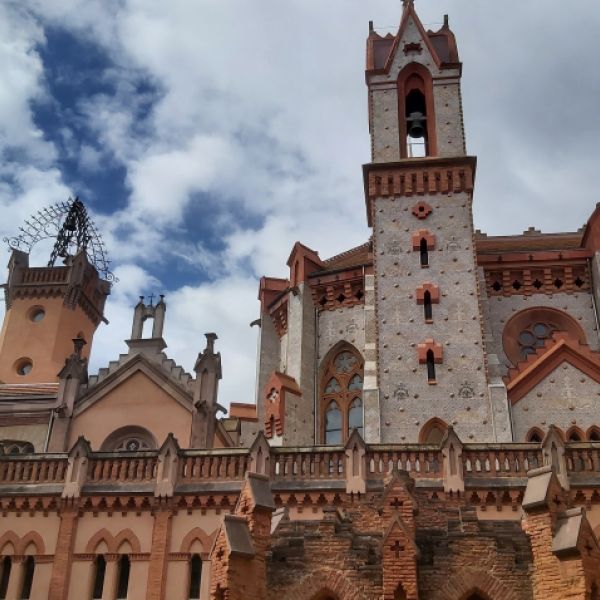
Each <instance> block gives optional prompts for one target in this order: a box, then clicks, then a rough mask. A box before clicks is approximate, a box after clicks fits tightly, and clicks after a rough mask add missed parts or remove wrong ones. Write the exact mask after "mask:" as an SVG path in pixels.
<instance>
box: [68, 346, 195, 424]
mask: <svg viewBox="0 0 600 600" xmlns="http://www.w3.org/2000/svg"><path fill="white" fill-rule="evenodd" d="M138 372H141V373H143V374H144V375H145V376H146V377H147V378H148V379H149V380H150V381H152V382H153V383H155V384H156V386H157V387H158V388H159V389H161V390H162V391H164V392H166V393H167V394H168V395H169V396H171V397H172V398H173V399H174V400H175V401H176V402H178V403H179V404H180V405H181V406H183V407H184V408H185V409H187V410H189V411H190V412H191V411H192V396H191V394H189V393H188V392H187V391H186V390H184V389H182V388H181V387H180V386H178V385H177V384H175V383H174V382H173V380H172V379H171V378H170V377H169V376H168V375H166V374H165V373H164V372H163V371H162V369H161V368H160V367H159V366H158V365H157V364H156V363H154V362H152V361H151V360H149V359H148V358H146V357H145V356H144V355H143V354H135V355H134V356H133V357H132V358H131V360H128V361H126V362H125V363H123V364H122V365H121V366H120V367H119V368H118V369H116V370H115V371H114V372H113V373H111V374H110V375H108V376H107V377H106V378H104V379H103V380H102V381H101V382H100V383H98V384H97V385H95V386H94V387H93V388H91V389H90V390H88V391H87V392H86V393H85V394H84V395H83V396H82V397H81V398H80V399H79V400H78V401H77V403H76V405H75V409H74V411H73V416H78V415H80V414H81V413H83V412H85V411H86V410H88V409H89V408H90V407H91V406H93V405H94V404H96V402H99V401H100V400H102V398H104V397H105V396H106V395H108V394H110V393H111V392H113V391H114V390H115V389H117V388H118V387H119V386H120V385H122V384H123V383H124V382H125V381H127V380H128V379H129V378H131V377H132V376H133V375H135V374H136V373H138Z"/></svg>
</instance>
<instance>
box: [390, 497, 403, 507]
mask: <svg viewBox="0 0 600 600" xmlns="http://www.w3.org/2000/svg"><path fill="white" fill-rule="evenodd" d="M390 506H393V507H394V508H400V507H401V506H404V502H402V500H400V499H399V498H394V499H393V500H392V501H391V502H390Z"/></svg>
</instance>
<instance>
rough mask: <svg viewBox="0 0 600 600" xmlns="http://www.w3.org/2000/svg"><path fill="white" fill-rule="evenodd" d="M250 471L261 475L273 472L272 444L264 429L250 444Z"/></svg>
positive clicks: (268, 474)
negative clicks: (270, 444)
mask: <svg viewBox="0 0 600 600" xmlns="http://www.w3.org/2000/svg"><path fill="white" fill-rule="evenodd" d="M248 471H249V472H250V473H258V474H259V475H267V476H270V474H271V446H269V442H268V440H267V438H266V437H265V434H264V433H263V432H262V431H259V432H258V435H257V436H256V438H255V439H254V442H253V443H252V446H250V465H249V466H248Z"/></svg>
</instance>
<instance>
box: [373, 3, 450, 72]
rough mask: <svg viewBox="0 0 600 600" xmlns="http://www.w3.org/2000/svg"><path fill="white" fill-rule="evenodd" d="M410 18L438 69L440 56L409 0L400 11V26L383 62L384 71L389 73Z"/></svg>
mask: <svg viewBox="0 0 600 600" xmlns="http://www.w3.org/2000/svg"><path fill="white" fill-rule="evenodd" d="M411 19H412V20H413V22H414V24H415V26H416V28H417V31H418V32H419V36H420V37H421V40H422V41H423V43H424V44H425V46H426V47H427V50H428V52H429V54H430V55H431V58H432V59H433V60H434V62H435V64H436V66H437V67H438V69H439V68H440V66H441V61H440V58H439V56H438V55H437V52H436V51H435V48H434V47H433V44H432V43H431V40H430V39H429V36H428V35H427V32H426V31H425V28H424V27H423V23H421V19H419V16H418V15H417V13H416V11H415V7H414V4H413V2H412V0H409V1H408V2H407V3H406V4H405V5H404V12H403V13H402V20H401V21H400V28H399V29H398V33H397V34H396V39H395V40H394V43H393V45H392V48H391V50H390V53H389V56H388V58H387V61H386V63H385V67H384V71H385V73H389V72H390V69H391V68H392V64H393V63H394V58H395V57H396V53H397V52H398V50H399V47H400V42H402V40H403V39H404V36H405V34H406V30H407V29H408V26H409V23H410V21H411Z"/></svg>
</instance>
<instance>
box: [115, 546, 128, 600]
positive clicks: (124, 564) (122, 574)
mask: <svg viewBox="0 0 600 600" xmlns="http://www.w3.org/2000/svg"><path fill="white" fill-rule="evenodd" d="M130 570H131V563H130V562H129V556H127V554H122V555H121V558H119V565H118V576H117V600H126V598H127V591H128V589H129V571H130Z"/></svg>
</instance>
